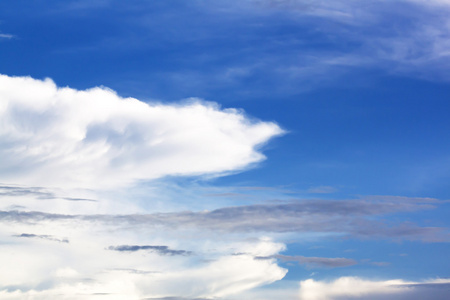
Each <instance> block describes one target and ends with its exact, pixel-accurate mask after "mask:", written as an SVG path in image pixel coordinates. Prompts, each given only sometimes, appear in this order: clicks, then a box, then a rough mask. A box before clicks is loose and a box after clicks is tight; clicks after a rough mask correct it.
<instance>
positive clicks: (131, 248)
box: [108, 245, 192, 255]
mask: <svg viewBox="0 0 450 300" xmlns="http://www.w3.org/2000/svg"><path fill="white" fill-rule="evenodd" d="M108 250H114V251H120V252H136V251H140V250H147V251H150V252H156V253H158V254H161V255H191V254H192V252H191V251H186V250H172V249H169V247H167V246H151V245H144V246H138V245H120V246H109V247H108Z"/></svg>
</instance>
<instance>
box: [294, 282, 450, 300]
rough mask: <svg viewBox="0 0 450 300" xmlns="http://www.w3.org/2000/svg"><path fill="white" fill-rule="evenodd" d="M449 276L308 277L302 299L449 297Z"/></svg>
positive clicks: (442, 298) (412, 299)
mask: <svg viewBox="0 0 450 300" xmlns="http://www.w3.org/2000/svg"><path fill="white" fill-rule="evenodd" d="M449 292H450V280H449V279H436V280H429V281H423V282H408V281H404V280H400V279H397V280H387V281H372V280H366V279H361V278H358V277H341V278H338V279H336V280H334V281H331V282H325V281H315V280H313V279H308V280H305V281H302V282H300V294H299V295H300V300H343V299H360V300H369V299H379V300H381V299H393V300H400V299H402V300H406V299H410V300H419V299H436V300H438V299H439V300H444V299H447V297H448V295H449V294H448V293H449Z"/></svg>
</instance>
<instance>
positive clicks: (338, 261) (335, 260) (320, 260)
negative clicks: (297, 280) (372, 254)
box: [275, 255, 358, 268]
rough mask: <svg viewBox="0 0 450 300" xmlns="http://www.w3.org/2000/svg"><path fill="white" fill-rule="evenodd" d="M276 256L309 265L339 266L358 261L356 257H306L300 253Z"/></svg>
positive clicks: (353, 263) (286, 260)
mask: <svg viewBox="0 0 450 300" xmlns="http://www.w3.org/2000/svg"><path fill="white" fill-rule="evenodd" d="M275 257H276V258H278V259H281V260H282V261H284V262H289V261H295V262H298V263H299V264H301V265H306V266H307V267H325V268H339V267H349V266H353V265H356V264H357V263H358V262H357V261H356V260H354V259H350V258H344V257H306V256H300V255H295V256H291V255H276V256H275Z"/></svg>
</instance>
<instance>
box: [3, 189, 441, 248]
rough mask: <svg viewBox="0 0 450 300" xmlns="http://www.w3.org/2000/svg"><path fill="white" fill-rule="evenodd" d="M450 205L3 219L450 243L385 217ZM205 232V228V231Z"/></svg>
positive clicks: (321, 204)
mask: <svg viewBox="0 0 450 300" xmlns="http://www.w3.org/2000/svg"><path fill="white" fill-rule="evenodd" d="M439 205H447V203H446V202H439V201H437V200H435V199H430V198H411V199H409V198H401V197H387V196H382V197H380V198H376V197H374V198H373V199H370V198H369V199H354V200H339V201H330V200H304V201H297V202H291V203H283V204H265V205H263V204H261V205H247V206H236V207H224V208H220V209H216V210H212V211H204V212H174V213H153V214H130V215H70V214H50V213H44V212H25V211H0V221H2V222H22V223H40V222H47V221H55V222H70V221H71V220H73V221H85V222H102V223H104V224H116V225H118V226H122V227H126V226H131V227H133V228H141V227H142V226H144V227H145V228H147V229H148V230H156V229H157V228H165V230H179V229H185V230H196V229H202V230H204V231H205V230H207V231H213V232H214V231H219V232H224V233H231V232H247V233H248V232H272V233H274V232H279V233H283V232H297V233H329V234H336V233H337V234H342V235H346V236H350V237H354V238H384V239H394V240H395V239H405V240H421V241H427V242H439V241H449V240H450V235H449V229H448V228H444V227H430V226H428V227H424V226H421V225H420V224H415V223H411V222H392V221H391V222H387V221H385V220H384V219H383V216H385V215H388V214H396V213H408V212H415V211H420V210H429V209H433V208H435V207H436V206H439ZM205 233H206V232H205Z"/></svg>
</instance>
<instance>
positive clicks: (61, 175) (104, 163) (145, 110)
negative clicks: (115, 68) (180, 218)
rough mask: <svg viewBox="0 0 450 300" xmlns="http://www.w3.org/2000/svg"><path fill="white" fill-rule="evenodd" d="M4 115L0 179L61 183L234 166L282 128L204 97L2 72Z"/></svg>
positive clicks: (117, 181)
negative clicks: (159, 95)
mask: <svg viewBox="0 0 450 300" xmlns="http://www.w3.org/2000/svg"><path fill="white" fill-rule="evenodd" d="M0 119H1V120H2V121H1V123H0V140H1V144H0V155H1V157H2V158H3V161H4V163H3V164H2V166H1V169H0V176H1V180H2V181H3V182H5V183H21V184H30V185H41V186H58V187H81V188H83V187H84V188H98V187H100V188H106V187H116V186H126V185H129V184H132V183H133V182H135V181H138V180H151V179H155V178H160V177H164V176H169V175H175V176H176V175H186V176H191V175H194V176H195V175H204V174H219V173H223V172H230V171H236V170H240V169H243V168H246V167H248V166H250V165H251V164H253V163H257V162H259V161H261V160H263V159H264V155H263V154H261V152H259V151H258V147H259V146H260V145H262V144H264V143H265V142H267V141H268V140H269V139H270V138H272V137H274V136H277V135H280V134H282V133H283V131H282V129H281V128H280V127H279V126H278V125H276V124H274V123H270V122H261V121H254V120H251V119H249V118H248V117H246V116H245V115H244V114H243V113H242V112H241V111H239V110H236V109H220V108H219V107H218V105H216V104H213V103H206V102H202V101H201V100H199V99H191V100H190V101H188V102H186V103H184V104H147V103H144V102H141V101H139V100H137V99H134V98H121V97H119V96H118V95H117V94H116V93H115V92H114V91H112V90H109V89H106V88H101V87H98V88H93V89H89V90H85V91H78V90H75V89H71V88H67V87H66V88H58V87H57V86H56V85H55V83H54V82H53V81H51V80H50V79H46V80H43V81H41V80H36V79H32V78H29V77H9V76H5V75H1V76H0ZM43 174H45V176H43Z"/></svg>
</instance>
